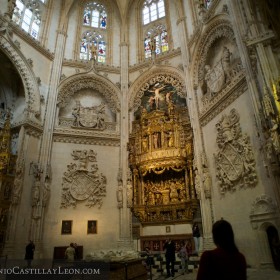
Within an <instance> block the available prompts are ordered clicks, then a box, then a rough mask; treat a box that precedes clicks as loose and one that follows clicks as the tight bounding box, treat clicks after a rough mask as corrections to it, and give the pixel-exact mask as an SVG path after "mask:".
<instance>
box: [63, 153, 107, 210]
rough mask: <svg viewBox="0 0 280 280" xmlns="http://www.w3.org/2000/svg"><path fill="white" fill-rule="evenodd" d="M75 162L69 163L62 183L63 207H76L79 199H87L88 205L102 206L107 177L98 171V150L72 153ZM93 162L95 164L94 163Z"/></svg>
mask: <svg viewBox="0 0 280 280" xmlns="http://www.w3.org/2000/svg"><path fill="white" fill-rule="evenodd" d="M72 156H73V159H74V160H75V161H76V162H75V163H71V164H69V165H68V166H67V167H68V171H67V172H65V173H64V177H63V183H62V200H61V208H67V207H68V206H73V207H76V205H77V201H84V200H87V204H86V205H87V206H88V207H92V206H94V205H96V204H97V205H99V208H100V207H101V206H102V203H103V201H102V198H103V197H104V196H105V195H106V184H107V182H106V177H105V176H104V175H103V174H102V173H99V172H98V166H97V164H96V152H94V151H93V150H89V151H86V150H84V151H79V150H75V151H73V153H72ZM92 163H93V164H92Z"/></svg>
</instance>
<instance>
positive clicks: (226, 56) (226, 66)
mask: <svg viewBox="0 0 280 280" xmlns="http://www.w3.org/2000/svg"><path fill="white" fill-rule="evenodd" d="M230 56H231V53H230V51H229V49H228V48H227V47H224V48H223V55H222V61H221V62H222V66H223V70H224V72H225V76H226V81H228V80H229V79H230V76H229V70H230Z"/></svg>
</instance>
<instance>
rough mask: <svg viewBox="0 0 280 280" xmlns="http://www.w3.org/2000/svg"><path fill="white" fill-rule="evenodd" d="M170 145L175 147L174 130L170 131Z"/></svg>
mask: <svg viewBox="0 0 280 280" xmlns="http://www.w3.org/2000/svg"><path fill="white" fill-rule="evenodd" d="M168 138H169V139H168V147H173V146H174V135H173V131H169V136H168Z"/></svg>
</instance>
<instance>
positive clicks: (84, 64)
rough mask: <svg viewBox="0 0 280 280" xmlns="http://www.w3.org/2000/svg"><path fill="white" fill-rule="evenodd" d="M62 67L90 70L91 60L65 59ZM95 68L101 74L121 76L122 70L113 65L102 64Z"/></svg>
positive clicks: (97, 64)
mask: <svg viewBox="0 0 280 280" xmlns="http://www.w3.org/2000/svg"><path fill="white" fill-rule="evenodd" d="M62 66H68V67H73V68H84V69H90V67H91V61H89V60H73V59H64V60H63V63H62ZM94 68H95V70H96V71H99V72H109V73H113V74H120V73H121V68H120V67H115V66H112V65H104V64H102V63H96V64H95V65H94Z"/></svg>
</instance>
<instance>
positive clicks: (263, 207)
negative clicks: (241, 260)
mask: <svg viewBox="0 0 280 280" xmlns="http://www.w3.org/2000/svg"><path fill="white" fill-rule="evenodd" d="M279 218H280V215H279V211H278V209H277V207H276V205H275V203H274V201H273V199H272V198H271V197H269V196H267V195H265V194H263V195H261V196H259V197H257V198H256V199H255V201H254V202H253V204H252V210H251V215H250V220H251V225H252V228H253V229H254V230H255V233H256V239H257V243H258V244H259V253H260V266H261V267H262V268H273V267H274V263H273V258H272V254H271V249H270V244H269V242H270V241H269V236H268V233H267V230H268V229H269V228H275V229H276V228H279Z"/></svg>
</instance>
